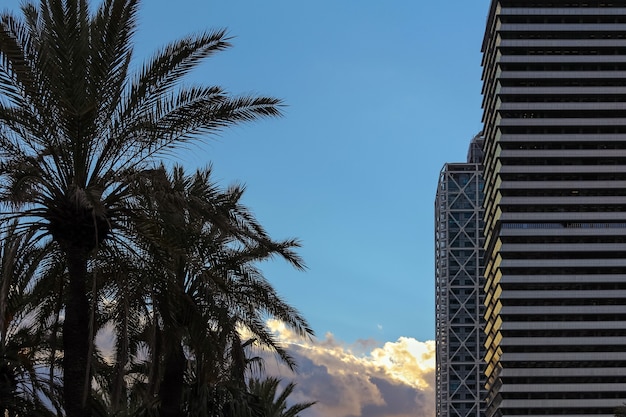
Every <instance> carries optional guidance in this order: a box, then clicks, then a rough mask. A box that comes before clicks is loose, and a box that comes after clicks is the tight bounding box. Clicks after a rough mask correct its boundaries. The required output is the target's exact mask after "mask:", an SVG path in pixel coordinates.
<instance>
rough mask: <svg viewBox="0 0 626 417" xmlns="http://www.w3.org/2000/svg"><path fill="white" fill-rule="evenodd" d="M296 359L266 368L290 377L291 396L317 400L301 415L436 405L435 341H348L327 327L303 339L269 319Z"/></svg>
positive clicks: (385, 413)
mask: <svg viewBox="0 0 626 417" xmlns="http://www.w3.org/2000/svg"><path fill="white" fill-rule="evenodd" d="M269 326H270V328H271V329H272V330H273V331H274V332H275V333H276V334H277V336H278V337H279V339H280V340H281V341H283V343H285V344H287V345H288V350H289V352H290V353H291V354H292V356H294V358H295V359H296V361H297V363H298V364H299V367H298V373H296V374H293V373H291V372H289V371H288V370H287V369H286V368H285V367H284V366H283V365H281V364H279V363H277V362H276V361H271V360H270V361H267V362H266V365H267V371H268V373H270V374H275V375H277V376H280V377H282V378H283V379H284V380H285V381H294V382H295V383H296V384H297V386H296V391H295V392H294V393H293V395H292V397H291V398H290V399H291V400H293V401H295V402H306V401H317V402H318V403H317V404H316V405H315V406H313V407H312V408H310V409H308V410H306V411H305V412H303V413H302V416H303V417H405V416H406V417H408V416H411V417H422V416H423V417H432V416H434V410H435V405H434V401H435V395H434V369H435V343H434V342H433V341H427V342H420V341H418V340H415V339H413V338H409V337H401V338H399V339H398V340H397V341H395V342H386V343H384V344H382V346H381V345H380V344H378V343H376V342H375V341H372V340H360V341H359V342H357V343H355V344H354V345H347V344H344V343H341V342H339V341H337V340H335V338H334V336H333V335H332V334H330V333H328V334H326V335H325V337H324V339H323V340H303V339H300V338H299V337H297V336H296V335H295V334H294V333H293V332H291V331H289V330H288V329H286V328H285V326H283V325H282V324H281V323H279V322H276V321H271V322H269Z"/></svg>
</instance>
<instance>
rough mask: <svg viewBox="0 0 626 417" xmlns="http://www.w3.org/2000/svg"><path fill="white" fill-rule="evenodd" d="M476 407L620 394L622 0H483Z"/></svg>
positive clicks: (607, 399) (525, 412) (555, 409)
mask: <svg viewBox="0 0 626 417" xmlns="http://www.w3.org/2000/svg"><path fill="white" fill-rule="evenodd" d="M483 82H484V85H483V110H484V116H483V122H484V138H485V145H484V152H485V155H484V162H483V163H484V167H485V171H484V176H485V178H484V179H485V204H484V207H485V259H486V261H485V278H486V284H485V292H486V296H485V304H486V312H485V319H486V334H487V339H486V347H487V349H486V355H485V360H486V362H487V367H486V387H487V389H488V395H487V397H486V400H487V416H488V417H500V416H513V415H514V416H551V417H552V416H563V415H567V416H585V417H591V416H605V417H612V416H613V415H614V409H615V407H617V406H619V405H622V404H623V403H626V1H624V0H492V3H491V6H490V11H489V16H488V19H487V28H486V33H485V38H484V43H483Z"/></svg>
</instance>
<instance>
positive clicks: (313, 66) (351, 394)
mask: <svg viewBox="0 0 626 417" xmlns="http://www.w3.org/2000/svg"><path fill="white" fill-rule="evenodd" d="M19 3H20V1H19V0H0V8H9V9H12V10H17V6H18V5H19ZM488 6H489V0H471V1H468V0H450V1H426V0H391V1H380V0H379V1H374V0H316V1H302V0H267V1H258V0H231V1H215V0H177V1H171V0H143V3H142V7H141V11H140V21H139V28H138V31H137V37H136V39H137V49H136V55H137V56H138V57H142V56H143V57H146V56H149V55H150V54H151V52H152V51H154V50H156V49H157V48H158V47H159V46H162V45H164V44H165V43H166V42H168V41H170V40H174V39H177V38H179V37H182V36H184V35H185V34H188V33H193V32H199V31H203V30H206V29H212V28H213V29H217V28H227V29H228V32H229V34H231V35H232V36H234V39H233V41H232V43H233V44H234V46H233V48H231V49H229V50H227V51H225V52H222V53H219V54H217V55H216V56H214V57H213V58H211V59H210V60H208V61H207V64H206V65H203V66H202V67H201V68H200V69H199V70H198V71H196V72H195V73H194V74H193V77H192V78H191V81H193V82H197V83H204V84H217V85H221V86H223V87H225V88H226V89H227V90H229V91H230V92H232V93H234V94H239V93H243V94H245V93H258V94H263V95H271V96H275V97H279V98H282V99H284V101H285V103H286V104H287V107H286V108H285V112H284V113H285V115H284V117H282V118H280V119H272V120H262V121H260V122H256V123H253V124H249V125H245V126H240V127H236V128H234V129H231V130H228V131H226V132H224V133H223V134H222V135H220V136H219V137H217V138H207V139H206V141H205V142H204V143H203V144H200V145H198V146H193V147H191V148H189V149H188V150H186V151H185V152H181V153H179V154H178V155H179V156H180V158H181V161H182V162H183V163H184V165H185V166H186V167H188V168H189V169H190V170H191V169H194V168H196V167H199V166H204V165H206V164H209V163H212V164H213V167H214V172H215V174H216V175H215V177H216V178H217V179H219V181H220V183H221V184H223V185H224V186H226V185H228V184H230V183H232V182H241V183H244V184H246V185H247V192H246V196H245V198H244V202H245V204H246V205H247V206H249V207H250V208H251V209H252V211H253V212H254V213H255V214H256V216H257V218H258V219H259V220H260V221H261V223H262V224H263V225H264V226H265V227H266V229H267V230H268V231H269V232H270V234H271V235H272V236H274V237H275V238H287V237H297V238H299V239H300V240H301V242H302V245H303V247H302V249H301V250H300V254H301V255H302V256H303V258H304V260H305V261H306V264H307V266H308V270H307V271H306V272H298V271H293V270H292V269H290V268H289V267H287V266H286V265H282V264H280V263H275V264H274V263H272V264H268V265H266V266H264V267H263V269H264V271H265V272H266V275H267V277H268V278H269V279H270V281H271V282H272V283H273V284H274V286H275V287H276V288H277V290H278V291H279V292H280V293H281V294H282V295H283V296H284V297H285V298H286V299H287V300H288V301H289V302H290V303H291V304H293V305H294V306H296V307H297V308H298V309H299V310H300V311H301V312H302V313H303V314H304V316H305V317H306V318H307V319H308V320H309V321H310V323H311V325H312V327H313V329H314V330H315V332H316V334H317V338H316V339H315V340H314V341H309V342H306V341H296V340H295V339H294V338H293V336H292V335H290V334H289V332H288V331H286V330H284V329H281V328H280V326H277V327H276V331H277V334H279V335H280V336H281V337H283V338H284V340H285V341H286V342H290V343H293V352H294V356H296V357H297V358H299V359H300V361H301V365H300V373H299V375H297V376H294V375H291V374H289V373H288V372H286V371H285V370H281V371H280V373H281V375H282V376H283V377H284V378H285V379H289V380H294V381H296V382H297V384H298V390H297V391H296V395H295V400H298V401H310V400H317V401H318V402H319V403H318V404H317V405H316V406H315V407H314V408H313V409H311V410H308V411H307V412H306V413H304V416H305V417H322V416H324V417H344V416H345V417H348V416H354V417H357V416H363V417H392V416H397V417H403V416H413V417H415V416H428V417H432V416H434V394H433V388H432V384H433V369H434V343H433V342H432V340H433V339H434V323H435V319H434V236H433V228H434V226H433V223H434V213H433V205H434V198H435V190H436V185H437V179H438V174H439V171H440V170H441V168H442V166H443V164H444V163H445V162H459V161H465V157H466V152H467V146H468V144H469V141H470V140H471V138H472V137H473V136H474V135H475V134H476V133H478V132H479V131H480V129H481V126H482V124H481V114H482V111H481V98H482V97H481V66H480V60H481V54H480V48H481V42H482V36H483V33H484V25H485V19H486V15H487V9H488ZM171 159H174V157H171ZM273 325H276V324H275V323H273ZM275 365H276V367H278V364H275Z"/></svg>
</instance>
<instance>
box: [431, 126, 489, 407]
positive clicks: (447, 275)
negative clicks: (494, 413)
mask: <svg viewBox="0 0 626 417" xmlns="http://www.w3.org/2000/svg"><path fill="white" fill-rule="evenodd" d="M482 196H483V180H482V138H481V137H480V136H477V137H475V138H474V139H473V140H472V143H471V144H470V148H469V151H468V157H467V163H455V164H446V165H445V166H444V167H443V169H442V170H441V173H440V176H439V184H438V188H437V196H436V198H435V305H436V307H435V308H436V323H435V327H436V349H437V350H436V357H437V359H436V392H437V400H436V410H437V417H483V416H484V404H485V403H484V398H485V391H484V378H483V375H484V362H483V360H482V358H483V356H484V348H483V343H484V339H485V337H484V325H483V323H484V321H483V314H484V303H483V300H484V297H483V286H484V280H483V267H482V253H483V233H482V229H483V227H482V212H483V209H482V201H483V199H482Z"/></svg>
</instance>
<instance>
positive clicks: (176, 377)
mask: <svg viewBox="0 0 626 417" xmlns="http://www.w3.org/2000/svg"><path fill="white" fill-rule="evenodd" d="M166 337H169V336H167V335H166ZM175 339H178V338H175ZM174 344H176V347H174V348H171V347H170V348H169V349H168V353H167V355H166V357H165V364H164V372H163V380H162V381H161V386H160V387H159V399H160V400H161V407H160V409H159V416H160V417H182V416H183V413H182V410H181V408H182V407H181V405H182V394H183V383H184V378H185V367H186V365H187V358H186V357H185V352H184V351H183V347H182V345H181V343H180V342H178V343H176V342H174V343H172V345H174Z"/></svg>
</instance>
